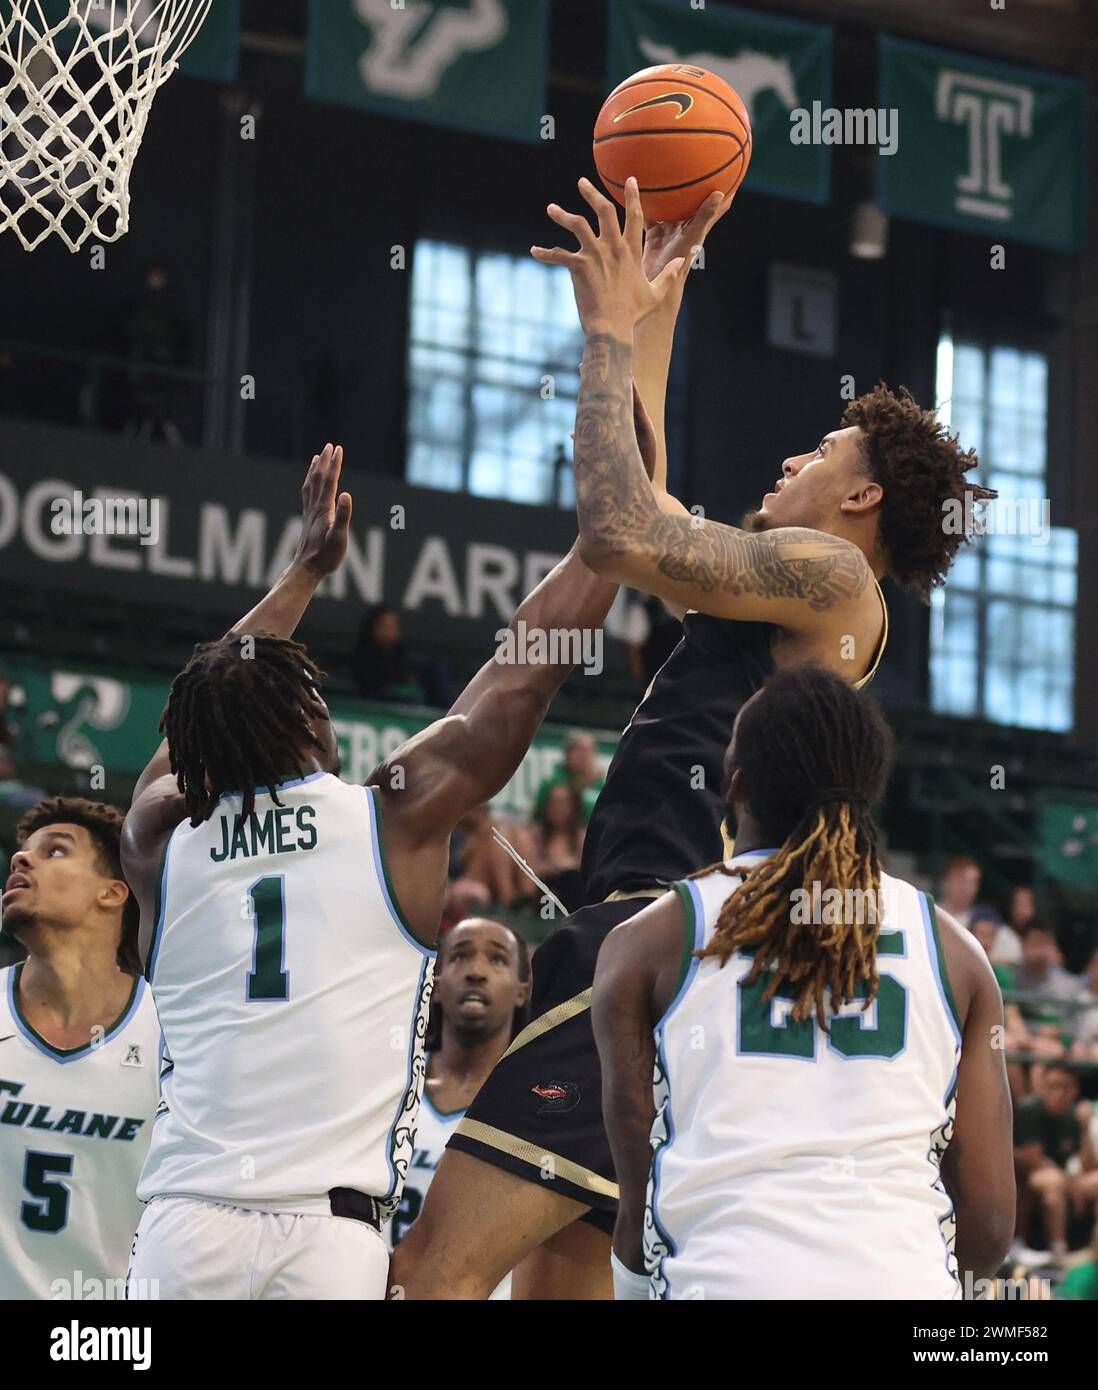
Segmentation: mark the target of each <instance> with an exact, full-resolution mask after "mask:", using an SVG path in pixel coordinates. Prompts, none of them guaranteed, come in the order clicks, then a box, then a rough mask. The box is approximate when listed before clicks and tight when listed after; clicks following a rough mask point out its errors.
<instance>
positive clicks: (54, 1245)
mask: <svg viewBox="0 0 1098 1390" xmlns="http://www.w3.org/2000/svg"><path fill="white" fill-rule="evenodd" d="M22 970H23V967H22V966H21V965H14V966H9V967H8V969H6V970H3V971H0V1206H2V1208H3V1210H2V1212H0V1299H13V1298H60V1299H76V1300H78V1301H82V1300H85V1299H100V1298H122V1297H124V1294H123V1287H124V1285H125V1281H126V1266H127V1263H128V1261H129V1255H130V1244H131V1242H132V1240H133V1233H134V1231H135V1230H136V1229H137V1223H138V1221H139V1219H140V1217H141V1203H140V1202H139V1201H138V1200H137V1179H138V1176H139V1174H140V1172H141V1165H142V1163H143V1162H144V1159H145V1153H146V1150H147V1149H148V1147H149V1136H150V1133H151V1131H152V1126H153V1116H154V1115H155V1113H156V1105H157V1101H158V1099H159V1094H160V1090H159V1085H158V1072H159V1064H160V1025H159V1024H158V1023H157V1020H156V1010H155V1008H154V1007H153V1001H152V996H151V994H150V993H149V990H148V989H147V988H146V986H145V981H144V980H134V988H133V993H132V994H131V996H130V1001H129V1003H128V1004H127V1006H126V1008H125V1009H124V1010H123V1013H122V1016H121V1017H120V1018H119V1019H117V1021H116V1022H115V1023H114V1025H113V1026H112V1027H110V1028H109V1029H108V1030H107V1031H106V1033H105V1034H104V1035H103V1037H102V1038H99V1039H96V1040H95V1041H94V1042H89V1043H88V1045H87V1046H86V1047H78V1048H72V1049H69V1050H66V1051H62V1050H60V1049H58V1048H55V1047H52V1046H51V1045H50V1044H49V1043H47V1042H46V1041H45V1039H44V1038H42V1037H40V1036H39V1035H38V1034H37V1033H36V1032H35V1031H34V1029H33V1028H32V1027H31V1026H30V1024H29V1023H28V1022H27V1020H26V1019H25V1018H24V1017H23V1014H22V1012H21V1010H20V1007H19V1000H18V992H17V991H18V984H19V978H20V976H21V974H22Z"/></svg>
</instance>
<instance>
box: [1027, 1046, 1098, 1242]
mask: <svg viewBox="0 0 1098 1390" xmlns="http://www.w3.org/2000/svg"><path fill="white" fill-rule="evenodd" d="M1085 1104H1086V1107H1087V1112H1088V1116H1089V1112H1090V1103H1089V1102H1085ZM1081 1112H1082V1106H1081V1105H1080V1104H1079V1082H1078V1080H1077V1078H1076V1076H1075V1072H1074V1071H1073V1070H1072V1068H1071V1067H1070V1066H1068V1065H1067V1064H1066V1063H1064V1062H1049V1063H1048V1064H1047V1065H1046V1066H1044V1067H1042V1068H1041V1073H1040V1076H1039V1077H1038V1079H1037V1083H1036V1086H1035V1093H1034V1094H1033V1095H1032V1096H1026V1097H1024V1099H1022V1100H1020V1101H1019V1102H1018V1104H1017V1105H1016V1106H1015V1109H1014V1166H1015V1171H1016V1176H1017V1182H1018V1221H1017V1228H1016V1233H1017V1244H1016V1249H1015V1257H1016V1258H1017V1259H1019V1260H1021V1261H1022V1263H1025V1264H1034V1263H1037V1259H1036V1258H1032V1257H1034V1256H1036V1255H1037V1254H1038V1252H1037V1251H1034V1250H1033V1249H1031V1248H1030V1249H1027V1248H1026V1246H1027V1244H1028V1242H1029V1241H1030V1240H1031V1239H1033V1237H1034V1236H1035V1234H1036V1231H1035V1219H1036V1217H1037V1215H1038V1213H1039V1214H1040V1216H1041V1235H1042V1237H1043V1238H1044V1239H1045V1240H1046V1241H1047V1242H1048V1246H1049V1248H1050V1249H1051V1251H1052V1255H1053V1256H1054V1257H1055V1258H1056V1259H1063V1257H1064V1256H1065V1255H1066V1254H1067V1249H1068V1218H1069V1215H1070V1214H1071V1212H1072V1209H1073V1208H1074V1209H1075V1210H1076V1212H1078V1210H1079V1207H1080V1205H1081V1204H1083V1203H1085V1202H1086V1201H1087V1200H1088V1196H1087V1189H1088V1188H1089V1187H1093V1186H1094V1182H1095V1176H1094V1166H1092V1167H1091V1168H1089V1169H1088V1171H1087V1172H1085V1173H1083V1174H1076V1175H1075V1176H1072V1175H1069V1173H1068V1172H1067V1168H1068V1164H1069V1161H1070V1160H1071V1159H1072V1158H1074V1157H1076V1156H1077V1155H1079V1154H1080V1151H1081V1149H1082V1147H1083V1143H1084V1132H1083V1131H1084V1120H1083V1117H1082V1113H1081ZM1087 1143H1088V1149H1089V1154H1088V1156H1089V1159H1090V1161H1091V1164H1092V1165H1093V1160H1094V1152H1093V1146H1092V1145H1090V1144H1089V1137H1088V1140H1087ZM1095 1166H1098V1165H1095ZM1080 1178H1081V1179H1083V1181H1082V1182H1080ZM1089 1200H1090V1201H1091V1202H1093V1196H1091V1197H1090V1198H1089Z"/></svg>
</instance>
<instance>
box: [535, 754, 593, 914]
mask: <svg viewBox="0 0 1098 1390" xmlns="http://www.w3.org/2000/svg"><path fill="white" fill-rule="evenodd" d="M584 825H585V818H584V814H583V798H582V796H581V795H580V792H579V791H578V789H577V788H576V787H575V786H573V785H572V784H571V783H570V782H567V781H560V782H556V783H554V784H553V786H551V787H550V788H549V792H548V795H547V796H546V797H545V798H544V800H543V801H542V803H541V807H540V809H535V811H534V816H533V824H532V825H531V826H530V828H529V829H528V830H527V832H526V834H525V836H524V837H523V843H524V846H525V849H524V852H525V856H526V859H527V861H528V862H529V864H530V867H531V868H532V869H533V871H534V873H536V874H537V876H538V877H539V878H540V879H541V880H542V882H543V883H544V884H545V886H546V887H547V888H548V889H550V891H551V892H553V893H554V894H556V896H557V897H558V898H559V899H560V900H561V902H562V903H563V904H564V906H565V907H566V908H567V909H568V910H569V911H570V912H571V911H574V910H575V908H576V907H577V906H578V905H579V903H580V900H581V893H582V890H581V884H580V873H579V868H580V859H581V857H582V855H583V832H584Z"/></svg>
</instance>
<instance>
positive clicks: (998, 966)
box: [968, 907, 1021, 994]
mask: <svg viewBox="0 0 1098 1390" xmlns="http://www.w3.org/2000/svg"><path fill="white" fill-rule="evenodd" d="M968 929H969V931H970V932H971V933H972V935H973V936H974V937H975V938H976V940H977V941H978V942H979V943H980V945H981V946H982V947H983V948H984V952H985V954H986V955H987V958H988V960H989V961H990V962H991V968H992V971H993V972H994V974H995V978H996V979H997V980H998V981H999V988H1000V989H1001V990H1002V991H1003V993H1004V994H1009V993H1010V992H1011V991H1012V990H1013V989H1014V988H1015V984H1014V973H1015V972H1014V966H1013V964H1008V963H1006V962H1000V961H997V960H996V959H995V946H996V942H997V940H998V937H999V933H1000V931H1007V930H1009V928H1006V927H1004V926H1003V922H1002V919H1001V918H1000V916H999V914H998V913H997V912H996V911H995V909H994V908H991V907H974V908H973V909H972V916H971V918H970V920H969V924H968ZM1018 945H1019V958H1020V956H1021V949H1020V948H1021V942H1019V943H1018Z"/></svg>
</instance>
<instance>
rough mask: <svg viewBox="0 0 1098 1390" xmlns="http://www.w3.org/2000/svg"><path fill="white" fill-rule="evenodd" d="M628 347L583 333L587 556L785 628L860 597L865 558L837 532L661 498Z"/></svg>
mask: <svg viewBox="0 0 1098 1390" xmlns="http://www.w3.org/2000/svg"><path fill="white" fill-rule="evenodd" d="M632 357H633V349H632V345H631V343H630V342H628V341H626V340H623V339H622V338H621V337H620V336H617V335H616V334H614V333H606V332H603V333H593V334H591V335H589V337H588V339H587V348H586V351H585V353H584V360H583V366H582V368H581V377H580V396H579V406H578V409H577V413H576V448H575V469H576V503H577V509H578V512H579V528H580V547H581V554H582V555H583V558H584V560H585V561H586V562H587V564H589V565H590V566H591V568H592V569H594V570H595V571H597V572H598V573H600V574H605V575H607V576H609V577H611V578H613V579H616V580H618V581H619V582H620V583H623V584H629V585H631V586H632V587H633V588H637V589H645V590H647V591H648V592H649V593H653V594H656V595H658V596H659V597H660V598H662V599H666V600H669V601H670V602H672V603H678V604H682V605H684V606H686V607H688V608H696V609H698V610H699V611H701V612H703V613H712V614H713V615H714V616H716V617H720V618H740V619H747V620H751V621H759V622H773V623H777V624H778V625H780V626H782V627H787V628H789V629H791V630H793V631H797V630H799V629H802V628H805V627H814V626H818V624H819V615H820V614H821V613H824V612H827V611H828V610H833V609H840V610H841V609H842V608H844V607H845V605H847V604H849V603H852V602H857V601H858V600H860V599H861V598H862V596H863V595H864V594H865V593H866V592H867V589H868V586H869V581H870V577H871V575H870V569H869V565H868V563H867V561H866V559H865V557H864V556H863V555H862V553H861V551H859V550H858V549H857V547H856V546H853V545H851V544H850V543H849V542H848V541H844V540H841V539H839V538H838V537H835V536H829V535H827V534H825V533H824V532H822V531H811V530H806V529H802V528H785V529H780V530H775V531H767V532H762V533H760V534H754V533H750V532H747V531H740V530H737V529H736V528H735V527H733V526H723V525H721V524H720V523H719V522H714V521H708V520H706V519H704V518H702V517H697V516H689V515H683V516H677V515H669V514H666V513H664V512H663V511H662V510H661V509H660V507H659V504H658V503H657V500H656V497H655V494H654V493H653V491H652V486H651V484H650V483H649V481H648V479H647V478H646V477H645V474H644V470H643V468H642V466H641V463H640V456H639V453H638V450H637V446H636V440H635V436H634V433H633V411H632V394H631V392H632V386H631V383H632V373H633V368H632Z"/></svg>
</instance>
